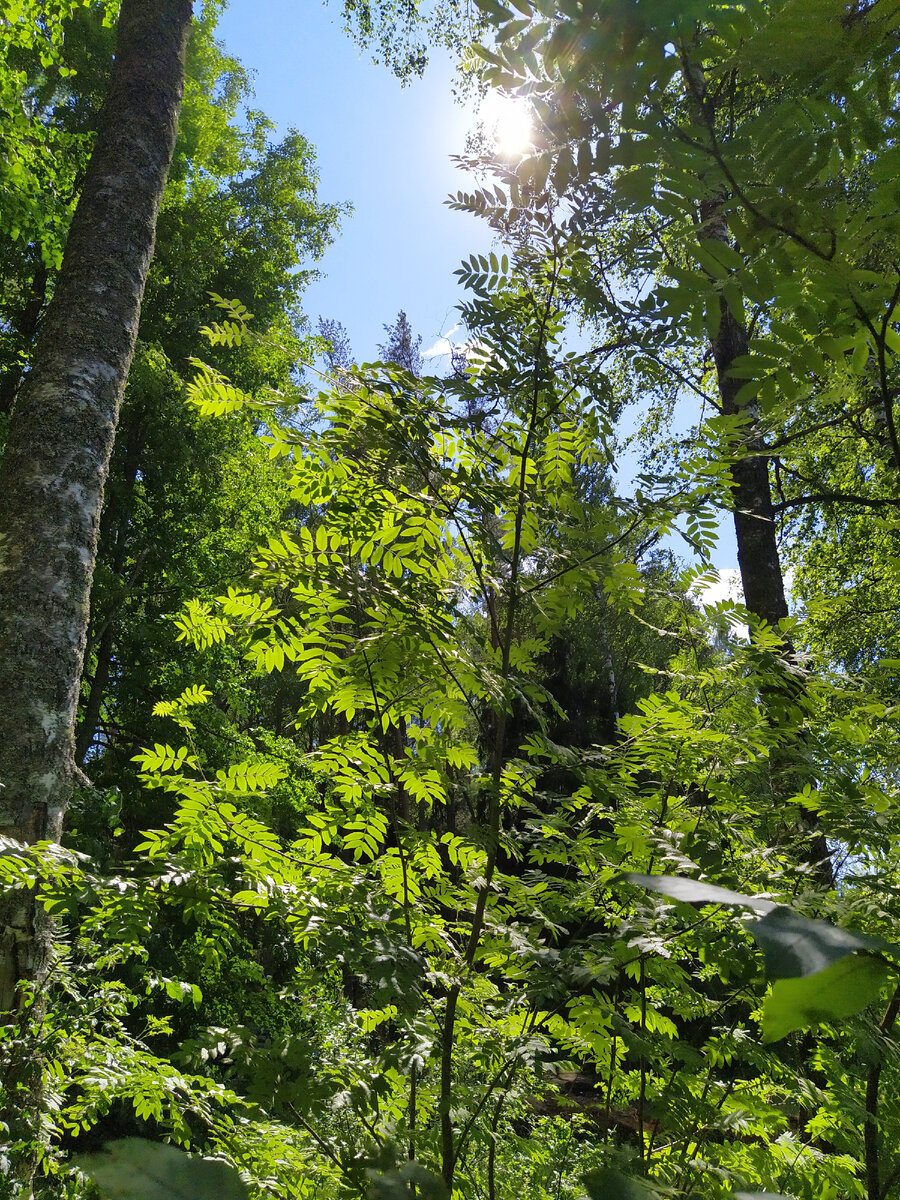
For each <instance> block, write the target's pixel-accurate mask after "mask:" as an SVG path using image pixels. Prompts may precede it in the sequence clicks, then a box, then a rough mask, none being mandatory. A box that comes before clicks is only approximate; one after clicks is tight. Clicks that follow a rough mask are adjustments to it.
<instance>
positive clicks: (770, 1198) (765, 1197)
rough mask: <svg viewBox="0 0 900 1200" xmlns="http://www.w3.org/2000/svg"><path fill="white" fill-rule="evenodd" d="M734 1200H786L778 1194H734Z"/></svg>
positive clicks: (786, 1199) (785, 1197)
mask: <svg viewBox="0 0 900 1200" xmlns="http://www.w3.org/2000/svg"><path fill="white" fill-rule="evenodd" d="M734 1198H735V1200H788V1198H787V1196H782V1195H781V1194H780V1193H778V1192H735V1193H734Z"/></svg>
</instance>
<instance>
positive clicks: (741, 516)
mask: <svg viewBox="0 0 900 1200" xmlns="http://www.w3.org/2000/svg"><path fill="white" fill-rule="evenodd" d="M682 61H683V64H684V68H685V75H686V78H687V80H688V83H689V86H690V88H691V91H692V99H693V102H694V105H695V107H696V110H697V113H698V115H700V116H701V118H702V120H703V121H704V123H705V124H706V126H707V128H708V129H709V130H710V133H711V135H712V136H713V138H715V125H716V112H715V106H714V104H713V102H712V101H711V100H710V98H709V96H708V94H707V92H706V79H705V75H704V73H703V71H702V69H701V68H699V67H698V66H696V65H695V64H692V63H691V62H690V59H689V57H688V56H687V55H686V54H685V55H684V56H683V59H682ZM724 203H725V196H724V194H720V195H713V196H712V197H711V198H710V199H708V200H705V201H703V202H702V203H701V204H700V214H699V215H700V224H699V229H698V234H699V235H700V236H702V237H704V238H709V239H711V240H713V241H718V242H721V243H722V244H723V245H725V246H729V247H730V244H731V239H730V237H729V231H728V225H727V222H726V219H725V216H724ZM718 315H719V324H718V329H717V330H716V332H715V333H714V334H712V335H711V337H710V348H711V349H712V353H713V359H714V361H715V364H716V378H717V383H718V388H719V396H720V399H721V401H722V412H723V413H724V415H725V416H738V415H743V416H744V417H745V418H746V423H745V425H744V427H743V430H742V432H741V435H740V442H739V444H737V445H733V446H732V449H733V450H735V451H736V454H737V457H736V459H735V461H734V463H733V465H732V468H731V479H732V487H731V493H732V496H733V510H732V511H733V515H734V532H735V540H736V542H737V554H738V566H739V568H740V573H741V586H742V588H743V592H744V603H745V605H746V607H747V609H748V610H749V612H750V613H751V614H752V615H753V616H754V617H756V618H758V619H759V620H760V621H765V622H766V623H767V624H768V625H770V626H772V627H774V628H775V629H777V628H778V623H779V621H782V620H784V619H785V618H786V617H787V616H788V615H789V611H788V605H787V597H786V595H785V590H784V575H783V573H782V570H781V556H780V554H779V550H778V537H777V533H776V529H775V511H774V507H773V504H772V487H771V482H770V480H769V458H768V456H767V455H766V452H765V441H764V438H763V436H762V434H761V432H760V429H759V422H758V419H757V410H756V405H755V403H753V402H751V403H750V404H746V405H741V404H739V403H738V393H739V391H740V389H741V386H742V381H741V380H740V379H737V378H735V376H734V375H733V374H732V367H733V366H734V364H735V362H736V360H737V359H739V358H740V357H741V356H742V355H745V354H747V353H748V352H749V338H748V334H747V326H746V322H745V321H744V319H743V316H742V315H741V314H739V313H736V312H735V311H734V310H733V309H732V307H731V304H730V303H729V301H728V300H727V298H726V297H725V296H724V295H722V296H721V297H720V299H719V313H718ZM750 638H751V641H753V640H755V635H754V629H753V628H752V627H751V629H750ZM779 641H780V655H781V658H782V660H783V661H782V662H781V663H779V664H778V665H777V666H776V667H775V670H774V671H773V682H772V683H771V684H770V685H768V686H766V687H764V688H762V689H761V694H760V699H761V702H762V705H763V708H764V710H765V713H766V717H767V719H768V721H769V724H770V725H771V727H772V728H773V729H774V730H777V731H779V732H781V733H782V734H783V735H784V734H786V735H787V736H786V738H785V740H782V742H781V744H780V745H778V746H775V747H773V749H772V754H771V759H770V778H771V788H772V794H773V798H774V799H775V800H776V802H780V801H782V800H783V799H784V798H785V797H788V796H792V795H794V794H796V793H797V792H799V791H800V790H801V788H802V787H803V785H804V784H805V783H808V782H810V779H811V775H810V770H809V765H808V762H807V761H806V759H807V756H806V752H805V746H804V739H803V735H802V733H800V732H798V731H797V729H796V724H797V721H796V716H797V709H798V706H802V701H803V699H804V698H805V692H806V688H805V684H804V683H803V681H802V679H801V678H800V677H799V676H798V675H797V674H796V673H795V672H794V670H793V669H792V667H791V665H790V663H791V660H792V659H793V657H794V647H793V645H792V643H791V640H790V638H789V637H788V636H787V635H786V634H784V633H782V634H781V636H780V639H779ZM785 660H786V661H785ZM800 821H801V825H802V834H801V840H802V843H803V849H802V852H801V853H802V857H803V858H805V859H806V861H807V862H808V863H809V865H810V866H811V868H812V869H813V872H814V874H815V877H816V879H817V881H818V883H819V884H820V885H821V886H822V887H825V888H829V887H832V886H833V885H834V877H833V871H832V866H831V858H830V853H829V850H828V843H827V841H826V839H825V837H824V835H823V834H822V833H821V832H819V830H818V828H817V821H816V817H815V814H814V813H812V812H807V811H805V810H803V809H801V810H800Z"/></svg>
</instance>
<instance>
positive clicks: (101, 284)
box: [0, 0, 192, 1186]
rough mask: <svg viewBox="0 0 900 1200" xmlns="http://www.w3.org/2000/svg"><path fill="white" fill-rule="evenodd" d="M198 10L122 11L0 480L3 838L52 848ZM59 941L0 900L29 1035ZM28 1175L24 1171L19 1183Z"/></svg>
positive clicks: (1, 986)
mask: <svg viewBox="0 0 900 1200" xmlns="http://www.w3.org/2000/svg"><path fill="white" fill-rule="evenodd" d="M191 11H192V0H123V4H122V9H121V14H120V17H119V25H118V40H117V50H116V59H115V64H114V67H113V72H112V76H111V80H110V90H109V95H108V96H107V99H106V103H105V105H104V108H103V112H102V113H101V117H100V123H99V129H98V134H97V141H96V145H95V148H94V152H93V155H92V157H91V161H90V164H89V167H88V171H87V174H86V177H85V183H84V188H83V191H82V194H81V198H80V200H79V203H78V207H77V209H76V211H75V214H74V217H73V219H72V225H71V229H70V232H69V237H68V242H67V245H66V251H65V256H64V259H63V264H62V268H61V270H60V274H59V278H58V280H57V284H56V289H55V292H54V296H53V299H52V300H51V302H50V304H49V306H48V308H47V311H46V313H45V315H44V318H43V321H42V323H41V326H40V329H39V332H38V335H37V338H36V341H35V345H34V354H33V359H32V364H31V369H30V371H29V372H28V374H27V376H26V377H25V379H24V380H23V381H22V384H21V386H20V388H19V391H18V395H17V398H16V403H15V407H14V409H13V412H12V416H11V420H10V429H9V439H8V442H7V447H6V452H5V455H4V458H3V463H2V466H0V696H2V697H3V702H2V705H0V782H2V784H3V790H2V791H0V836H3V837H5V838H11V839H14V840H15V841H18V842H24V843H28V844H33V843H35V842H38V841H42V840H45V839H46V840H50V841H56V840H58V839H59V837H60V834H61V830H62V822H63V816H64V814H65V811H66V807H67V805H68V803H69V799H70V795H71V791H72V787H73V782H74V779H75V777H76V769H75V761H74V725H75V713H76V707H77V703H78V693H79V681H80V676H81V669H82V660H83V656H84V648H85V638H86V631H87V622H88V611H89V599H90V587H91V579H92V575H93V569H94V562H95V558H96V550H97V532H98V527H99V519H100V511H101V506H102V501H103V488H104V483H105V480H106V475H107V471H108V467H109V458H110V453H111V450H112V444H113V438H114V435H115V430H116V422H117V420H118V413H119V405H120V402H121V399H122V393H123V391H124V387H125V380H126V377H127V374H128V369H129V366H130V364H131V359H132V355H133V353H134V346H135V340H136V337H137V329H138V319H139V316H140V308H141V300H142V297H143V292H144V285H145V282H146V278H147V271H148V268H149V265H150V260H151V257H152V254H153V241H154V233H155V228H156V217H157V213H158V211H159V205H160V201H161V199H162V194H163V189H164V187H165V182H166V177H167V174H168V170H169V165H170V162H171V158H172V152H173V149H174V145H175V133H176V127H177V121H178V113H179V109H180V105H181V98H182V94H183V90H184V64H185V50H186V44H187V36H188V32H189V29H190V22H191ZM51 949H52V940H51V928H50V925H49V922H48V920H47V918H46V916H45V914H44V912H43V910H42V908H41V906H40V905H39V904H37V903H36V902H35V899H34V897H33V895H31V894H26V893H22V892H17V893H14V894H10V893H7V894H6V895H4V896H3V897H0V1020H5V1021H6V1022H15V1021H18V1022H19V1023H20V1025H21V1029H22V1030H24V1028H25V1026H26V1025H27V1024H28V1021H29V1018H30V1017H33V1016H34V1015H35V1012H34V1009H32V1010H31V1012H30V1013H29V1011H28V997H29V994H30V993H31V992H32V991H34V994H36V995H39V994H40V990H41V987H42V985H43V983H44V980H45V978H46V975H47V971H48V968H49V962H50V957H51ZM26 1044H27V1039H26V1040H25V1041H24V1042H23V1040H22V1038H21V1037H19V1038H18V1039H17V1040H16V1043H15V1045H16V1046H18V1047H19V1050H18V1051H17V1052H15V1053H13V1054H12V1055H7V1057H6V1061H5V1062H4V1064H3V1066H2V1067H0V1082H2V1084H3V1085H4V1088H5V1091H6V1102H5V1112H4V1114H3V1115H4V1118H5V1119H6V1121H7V1122H8V1123H9V1124H10V1130H9V1135H8V1138H7V1141H8V1143H9V1144H10V1145H15V1143H16V1142H24V1143H29V1144H30V1145H31V1147H32V1149H30V1150H27V1151H23V1154H22V1155H20V1157H23V1158H24V1159H28V1160H29V1161H31V1160H32V1158H33V1147H34V1142H35V1137H34V1126H33V1122H34V1117H35V1112H34V1107H35V1105H34V1098H35V1096H36V1095H38V1094H39V1083H38V1082H37V1080H39V1064H37V1061H36V1059H35V1057H34V1055H33V1054H29V1053H28V1052H27V1051H26V1050H24V1049H22V1047H23V1046H24V1045H26ZM30 1169H31V1168H30V1166H27V1168H26V1169H25V1170H24V1171H22V1172H20V1177H22V1178H23V1180H24V1182H25V1183H26V1186H27V1183H28V1175H29V1172H30Z"/></svg>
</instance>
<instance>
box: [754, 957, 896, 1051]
mask: <svg viewBox="0 0 900 1200" xmlns="http://www.w3.org/2000/svg"><path fill="white" fill-rule="evenodd" d="M887 974H888V966H887V963H884V962H882V961H881V960H880V959H877V958H872V956H871V955H869V954H845V955H844V956H843V957H842V958H841V959H839V960H838V961H837V962H836V963H833V964H832V965H831V966H830V967H827V968H826V969H825V970H824V971H817V972H816V973H815V974H814V975H804V976H802V977H801V978H798V979H776V981H775V982H774V983H773V985H772V991H771V992H770V993H769V995H768V996H767V997H766V1001H765V1004H764V1005H763V1017H762V1040H763V1041H764V1042H777V1041H778V1040H779V1039H780V1038H783V1037H786V1036H787V1034H789V1033H791V1032H793V1030H795V1029H808V1028H809V1027H810V1026H811V1025H818V1024H819V1023H820V1022H821V1021H833V1020H835V1019H836V1018H839V1017H850V1016H853V1014H854V1013H858V1012H860V1010H861V1009H863V1008H866V1007H867V1006H868V1005H869V1004H872V1003H874V1002H875V1001H876V1000H877V999H878V996H879V994H880V992H881V988H882V986H883V984H884V981H885V979H886V978H887Z"/></svg>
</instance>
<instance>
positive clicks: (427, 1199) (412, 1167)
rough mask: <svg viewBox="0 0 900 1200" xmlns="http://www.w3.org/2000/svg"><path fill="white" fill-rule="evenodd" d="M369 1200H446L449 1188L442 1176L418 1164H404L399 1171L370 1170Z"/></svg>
mask: <svg viewBox="0 0 900 1200" xmlns="http://www.w3.org/2000/svg"><path fill="white" fill-rule="evenodd" d="M366 1174H367V1175H368V1176H369V1179H370V1183H369V1189H368V1196H369V1200H410V1198H411V1197H416V1196H418V1197H419V1198H420V1200H446V1196H447V1188H446V1185H445V1184H444V1181H443V1179H442V1178H441V1177H440V1175H435V1174H434V1172H433V1171H429V1170H427V1169H426V1168H425V1167H423V1166H422V1165H421V1163H417V1162H408V1163H404V1164H403V1166H402V1167H400V1169H399V1170H397V1171H374V1170H371V1169H370V1170H368V1171H367V1172H366Z"/></svg>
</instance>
